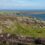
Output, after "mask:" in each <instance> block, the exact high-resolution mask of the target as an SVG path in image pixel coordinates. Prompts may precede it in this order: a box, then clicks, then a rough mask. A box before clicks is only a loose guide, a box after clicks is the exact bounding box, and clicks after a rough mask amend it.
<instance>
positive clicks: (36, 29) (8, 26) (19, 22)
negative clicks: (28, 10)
mask: <svg viewBox="0 0 45 45" xmlns="http://www.w3.org/2000/svg"><path fill="white" fill-rule="evenodd" d="M3 14H4V13H3ZM3 14H2V13H1V14H0V34H2V33H10V34H16V35H19V36H24V37H27V36H30V37H34V38H45V21H41V20H38V19H36V18H32V17H28V16H16V15H15V14H12V15H10V14H8V15H7V13H6V15H5V14H4V15H3Z"/></svg>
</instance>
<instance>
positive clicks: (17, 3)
mask: <svg viewBox="0 0 45 45" xmlns="http://www.w3.org/2000/svg"><path fill="white" fill-rule="evenodd" d="M1 9H18V10H20V9H21V10H23V9H27V10H29V9H30V10H32V9H45V0H0V10H1Z"/></svg>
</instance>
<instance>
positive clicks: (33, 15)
mask: <svg viewBox="0 0 45 45" xmlns="http://www.w3.org/2000/svg"><path fill="white" fill-rule="evenodd" d="M23 16H31V17H35V18H37V19H40V20H45V14H25V15H23Z"/></svg>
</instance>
